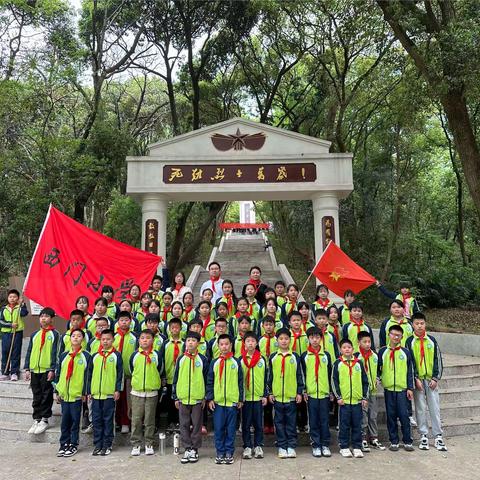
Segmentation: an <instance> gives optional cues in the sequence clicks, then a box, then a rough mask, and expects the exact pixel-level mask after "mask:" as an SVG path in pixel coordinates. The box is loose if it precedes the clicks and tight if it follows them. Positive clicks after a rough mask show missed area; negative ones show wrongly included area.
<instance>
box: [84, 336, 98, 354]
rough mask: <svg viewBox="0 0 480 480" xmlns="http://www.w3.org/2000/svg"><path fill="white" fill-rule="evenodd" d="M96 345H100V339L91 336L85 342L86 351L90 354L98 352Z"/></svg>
mask: <svg viewBox="0 0 480 480" xmlns="http://www.w3.org/2000/svg"><path fill="white" fill-rule="evenodd" d="M98 347H100V339H99V338H97V337H96V336H95V337H92V338H91V339H90V340H89V341H88V343H87V352H88V353H90V354H94V353H96V352H98Z"/></svg>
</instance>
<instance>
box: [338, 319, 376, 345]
mask: <svg viewBox="0 0 480 480" xmlns="http://www.w3.org/2000/svg"><path fill="white" fill-rule="evenodd" d="M359 330H360V332H368V333H369V334H370V337H371V339H372V349H374V348H375V342H374V339H373V331H372V328H371V327H370V325H367V324H366V323H365V322H362V324H361V325H360V329H359V328H358V327H357V325H356V324H355V323H353V322H350V323H347V325H344V326H343V328H342V338H348V339H349V340H350V341H351V342H352V345H353V351H354V352H358V349H359V347H358V338H357V335H358V333H359Z"/></svg>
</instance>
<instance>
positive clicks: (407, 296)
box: [402, 292, 412, 302]
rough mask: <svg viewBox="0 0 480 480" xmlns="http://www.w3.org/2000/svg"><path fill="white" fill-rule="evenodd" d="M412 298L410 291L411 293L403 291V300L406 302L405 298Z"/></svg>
mask: <svg viewBox="0 0 480 480" xmlns="http://www.w3.org/2000/svg"><path fill="white" fill-rule="evenodd" d="M410 298H412V294H411V293H410V292H409V293H406V294H405V295H404V294H403V293H402V299H403V301H404V302H405V300H408V299H410Z"/></svg>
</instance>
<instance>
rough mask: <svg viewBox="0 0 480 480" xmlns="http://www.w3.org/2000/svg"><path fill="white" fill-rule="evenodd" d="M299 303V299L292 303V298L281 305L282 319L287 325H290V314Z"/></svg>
mask: <svg viewBox="0 0 480 480" xmlns="http://www.w3.org/2000/svg"><path fill="white" fill-rule="evenodd" d="M297 305H298V300H297V301H296V302H295V303H292V302H291V301H290V300H286V301H285V302H284V303H283V305H282V306H281V307H280V308H281V311H282V313H281V318H282V321H283V323H284V324H285V325H288V314H289V313H290V312H292V311H293V310H295V309H296V308H297Z"/></svg>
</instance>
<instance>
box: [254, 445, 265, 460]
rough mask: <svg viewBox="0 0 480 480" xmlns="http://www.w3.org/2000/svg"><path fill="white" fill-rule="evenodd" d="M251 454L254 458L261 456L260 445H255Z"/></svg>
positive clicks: (261, 449)
mask: <svg viewBox="0 0 480 480" xmlns="http://www.w3.org/2000/svg"><path fill="white" fill-rule="evenodd" d="M253 456H254V457H255V458H263V448H262V447H260V446H258V447H255V449H254V455H253Z"/></svg>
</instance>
